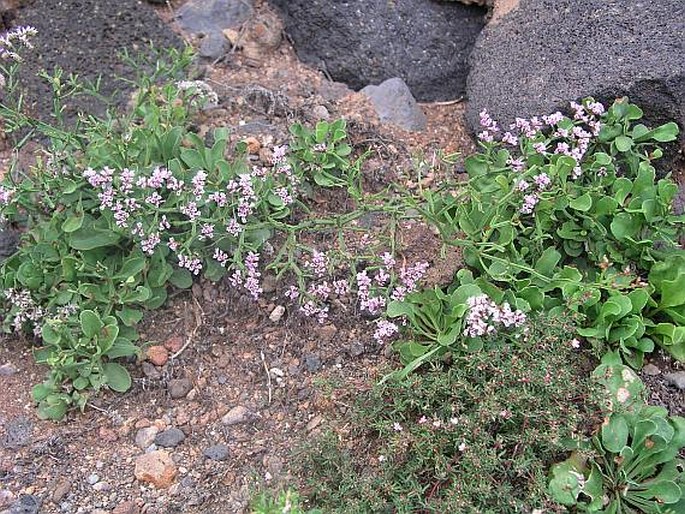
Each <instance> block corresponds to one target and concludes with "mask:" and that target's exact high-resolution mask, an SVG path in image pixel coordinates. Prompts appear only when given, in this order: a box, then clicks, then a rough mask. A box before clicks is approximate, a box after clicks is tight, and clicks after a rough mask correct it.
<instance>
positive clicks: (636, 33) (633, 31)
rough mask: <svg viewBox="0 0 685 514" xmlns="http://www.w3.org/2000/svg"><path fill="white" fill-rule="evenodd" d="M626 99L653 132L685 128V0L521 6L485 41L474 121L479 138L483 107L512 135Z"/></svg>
mask: <svg viewBox="0 0 685 514" xmlns="http://www.w3.org/2000/svg"><path fill="white" fill-rule="evenodd" d="M625 95H627V96H628V97H629V98H630V100H631V102H633V103H635V104H638V105H639V106H640V107H641V108H642V109H643V110H644V111H645V121H646V122H647V124H658V123H664V122H667V121H676V122H677V123H678V124H679V125H680V126H681V129H682V128H683V127H685V2H683V1H682V0H653V1H650V2H644V1H641V0H620V1H619V0H584V1H582V2H578V1H576V0H521V2H520V4H519V5H518V7H516V8H515V9H513V10H511V11H510V12H508V13H507V14H506V15H505V16H503V17H501V18H500V19H498V20H497V22H496V23H491V24H489V25H488V26H487V27H486V28H485V29H484V30H483V32H482V33H481V35H480V37H479V38H478V42H477V44H476V47H475V49H474V51H473V54H472V59H471V72H470V74H469V77H468V82H467V96H468V99H469V103H468V106H467V111H466V115H467V120H468V122H469V125H470V127H471V128H472V129H473V131H474V133H475V132H476V131H477V130H478V113H479V112H480V111H481V110H482V109H483V108H487V110H488V111H489V113H490V114H491V116H492V117H493V118H494V119H496V120H498V121H500V123H502V124H503V125H505V126H506V125H508V124H509V123H511V122H512V121H513V120H514V118H515V117H516V116H520V117H524V118H530V117H532V116H537V115H542V114H547V113H551V112H554V111H556V110H559V109H562V110H564V109H566V108H567V106H568V102H569V101H571V100H578V99H581V98H583V97H586V96H593V97H595V98H596V99H598V100H601V101H603V102H605V103H611V102H612V101H613V100H614V99H615V98H617V97H621V96H625ZM682 141H684V139H683V138H682V135H681V142H682Z"/></svg>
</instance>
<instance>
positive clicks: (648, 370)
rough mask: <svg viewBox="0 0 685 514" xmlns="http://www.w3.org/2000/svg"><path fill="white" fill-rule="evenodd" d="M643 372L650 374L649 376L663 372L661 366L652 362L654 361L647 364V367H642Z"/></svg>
mask: <svg viewBox="0 0 685 514" xmlns="http://www.w3.org/2000/svg"><path fill="white" fill-rule="evenodd" d="M642 372H643V373H644V374H645V375H649V376H652V377H653V376H655V375H658V374H660V373H661V370H660V369H659V368H657V367H656V366H655V365H654V364H652V363H651V362H650V363H649V364H645V367H644V368H642Z"/></svg>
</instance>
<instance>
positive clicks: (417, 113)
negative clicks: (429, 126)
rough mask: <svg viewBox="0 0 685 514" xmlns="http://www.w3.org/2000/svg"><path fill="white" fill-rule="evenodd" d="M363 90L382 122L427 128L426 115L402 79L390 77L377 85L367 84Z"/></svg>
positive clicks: (411, 128)
mask: <svg viewBox="0 0 685 514" xmlns="http://www.w3.org/2000/svg"><path fill="white" fill-rule="evenodd" d="M361 92H362V93H364V94H365V95H366V96H368V97H369V98H370V99H371V103H372V104H373V107H374V109H375V110H376V113H377V114H378V117H379V118H380V120H381V123H391V124H393V125H397V126H398V127H401V128H403V129H405V130H423V129H425V128H426V116H425V114H423V111H422V110H421V107H419V106H418V104H417V103H416V100H414V97H413V96H412V94H411V91H409V88H408V87H407V85H406V84H405V83H404V81H403V80H402V79H400V78H392V79H388V80H386V81H385V82H382V83H381V84H379V85H377V86H373V85H371V86H366V87H365V88H364V89H362V90H361Z"/></svg>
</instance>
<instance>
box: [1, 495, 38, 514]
mask: <svg viewBox="0 0 685 514" xmlns="http://www.w3.org/2000/svg"><path fill="white" fill-rule="evenodd" d="M40 506H41V501H40V498H38V497H37V496H33V495H30V494H24V495H21V496H20V497H19V499H18V500H17V501H16V502H14V503H13V504H12V505H11V506H10V508H9V509H8V510H7V511H5V512H7V514H37V513H38V512H39V511H40Z"/></svg>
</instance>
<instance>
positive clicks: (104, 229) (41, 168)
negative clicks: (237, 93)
mask: <svg viewBox="0 0 685 514" xmlns="http://www.w3.org/2000/svg"><path fill="white" fill-rule="evenodd" d="M30 33H31V31H29V30H26V31H22V32H17V34H18V35H17V36H6V37H5V40H4V41H5V42H7V41H9V42H12V43H13V44H14V43H16V42H22V41H23V38H24V37H26V36H27V35H29V34H30ZM6 46H7V47H8V50H7V54H8V56H9V57H10V58H13V55H11V51H13V49H14V47H11V48H10V47H9V45H6ZM164 62H166V61H164ZM189 62H190V58H189V56H188V55H186V53H184V54H183V55H180V54H179V53H174V52H173V51H171V53H170V55H169V61H168V66H169V68H168V75H164V73H163V72H161V71H159V70H160V69H162V68H164V66H166V65H165V64H163V63H162V61H160V62H159V63H158V64H159V65H158V66H157V67H156V70H157V71H156V72H155V74H154V80H153V79H150V78H149V77H148V76H147V75H144V77H143V79H141V80H142V82H141V83H140V90H139V91H138V92H137V93H136V94H135V95H133V97H132V102H133V103H132V105H131V106H130V108H131V113H129V114H128V115H125V116H121V118H116V120H117V123H111V122H103V121H100V120H98V119H97V118H94V117H90V118H87V119H84V121H83V123H82V124H81V125H79V127H77V128H80V129H81V130H82V131H83V133H80V132H79V133H77V134H72V131H71V129H70V128H65V127H66V126H65V125H63V124H62V123H63V120H61V118H58V124H57V126H50V125H48V124H46V123H44V122H38V121H36V120H33V119H32V118H30V117H29V116H26V115H25V114H24V113H23V112H21V102H16V103H15V104H12V100H13V97H10V96H8V95H5V96H4V97H3V101H4V103H2V104H0V109H1V110H2V113H3V116H4V117H5V118H6V120H8V123H10V124H11V126H12V127H13V129H20V128H29V129H34V130H39V131H41V132H44V135H45V136H46V138H47V139H48V140H49V144H48V145H47V146H46V149H45V152H44V153H45V155H47V158H46V159H43V158H41V159H39V160H38V161H37V162H36V163H35V166H34V167H33V168H32V169H31V170H30V171H22V172H20V173H18V174H16V175H15V174H7V175H6V176H5V178H4V180H3V183H2V185H1V186H0V215H2V216H3V217H5V218H7V219H8V220H9V222H11V223H14V224H17V223H18V224H20V225H21V226H22V227H24V232H23V235H22V244H21V246H20V247H19V249H18V251H17V253H16V254H15V255H13V256H11V257H10V258H9V259H7V260H6V261H5V262H4V263H3V264H2V268H1V271H2V277H1V278H2V288H3V290H4V293H3V297H4V300H5V301H4V302H3V303H4V313H3V314H4V316H3V326H4V327H5V328H6V329H7V330H15V331H28V332H31V333H33V334H34V335H35V336H36V337H38V338H40V344H42V345H43V346H41V347H39V348H38V349H37V350H36V358H37V360H38V362H41V363H45V364H48V365H49V366H50V368H51V371H50V376H49V378H48V380H47V381H46V382H45V383H44V384H42V385H40V386H37V388H36V389H35V390H34V397H35V399H36V401H37V402H39V404H40V406H39V412H40V414H41V415H42V416H46V417H52V418H60V417H62V416H63V415H64V414H65V412H66V411H67V409H68V407H69V406H71V405H77V406H79V407H81V408H83V407H84V406H85V404H86V402H87V398H88V390H89V389H90V390H97V389H99V388H100V387H102V386H103V385H104V386H108V387H110V388H111V389H114V390H116V391H123V390H126V389H127V388H128V387H129V386H130V383H131V380H130V376H129V375H128V372H127V371H126V370H125V369H124V368H123V367H122V366H120V365H119V364H117V363H115V362H112V361H113V360H114V359H117V358H120V357H127V356H132V355H136V354H138V353H139V350H138V348H137V347H136V345H135V342H136V341H137V339H138V334H137V332H136V330H135V325H136V324H137V323H138V322H139V321H140V320H141V319H142V316H143V312H142V310H143V309H153V308H157V307H159V306H161V305H162V304H163V303H164V301H165V299H166V297H167V287H168V284H169V283H171V284H173V285H175V286H177V287H182V288H187V287H190V286H191V285H192V281H193V277H195V276H199V275H203V276H204V277H205V278H207V279H209V280H212V281H217V280H219V279H221V278H222V277H224V276H227V283H229V284H231V285H232V286H234V287H236V288H240V290H241V291H244V292H246V293H247V294H249V295H250V296H251V297H253V298H254V299H257V298H259V296H260V295H261V293H262V292H263V291H262V285H261V277H262V271H261V270H260V264H265V263H263V262H260V261H262V258H263V256H262V255H261V249H262V246H263V244H264V243H265V241H267V240H268V239H269V238H270V237H272V235H273V234H274V233H275V232H276V231H278V230H286V229H289V230H291V231H293V230H297V228H292V227H291V226H290V225H289V224H288V223H287V221H286V220H287V218H288V217H289V216H290V214H291V213H292V210H293V209H294V208H296V204H297V205H299V204H298V197H299V195H300V185H301V182H302V181H303V177H302V173H303V172H302V171H301V167H298V166H296V165H295V164H296V163H295V162H294V160H293V159H295V158H294V157H293V156H291V155H289V153H288V148H287V146H285V145H283V146H277V147H275V148H274V149H273V160H272V162H262V165H260V166H251V165H250V164H249V162H248V159H247V158H246V156H245V151H244V146H245V145H244V144H242V143H238V144H237V146H236V148H235V150H234V154H235V157H232V158H230V159H229V158H227V157H226V155H227V152H228V130H226V129H222V128H218V129H215V130H214V131H213V132H211V133H209V134H208V135H207V139H202V138H200V137H199V136H198V135H197V134H194V133H193V132H192V131H191V115H192V114H193V113H196V112H197V111H198V110H199V109H202V108H206V107H207V106H210V107H211V105H214V104H216V102H217V101H218V97H217V95H216V94H215V93H214V92H213V91H212V90H211V88H210V87H209V86H208V85H207V84H205V83H203V82H198V81H192V82H184V81H180V82H179V81H178V71H179V70H180V68H179V66H181V65H182V64H183V63H185V64H188V63H189ZM160 63H161V64H160ZM179 63H181V64H179ZM3 70H4V69H3ZM9 72H10V75H8V76H9V77H10V78H8V80H7V82H8V83H14V78H13V76H14V75H13V74H16V72H17V68H16V67H13V68H11V69H9ZM56 73H61V72H56ZM46 78H48V79H50V78H49V77H46ZM157 80H159V81H164V82H163V83H161V82H156V81H157ZM56 82H57V79H56V78H53V82H51V83H53V85H54V83H56ZM53 91H54V92H55V95H57V98H56V99H55V105H56V106H59V105H61V103H60V102H61V97H59V95H60V94H61V93H63V92H64V91H63V90H62V89H60V88H57V89H54V88H53ZM14 100H15V101H16V98H15V99H14ZM113 116H115V117H116V115H114V114H113ZM338 132H340V131H338ZM337 137H338V139H339V143H340V144H342V139H344V137H343V136H341V135H340V134H338V136H337ZM208 140H209V141H211V142H210V143H209V144H208V143H207V141H208ZM340 159H342V157H340ZM341 162H342V161H341ZM319 294H321V293H319Z"/></svg>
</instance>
